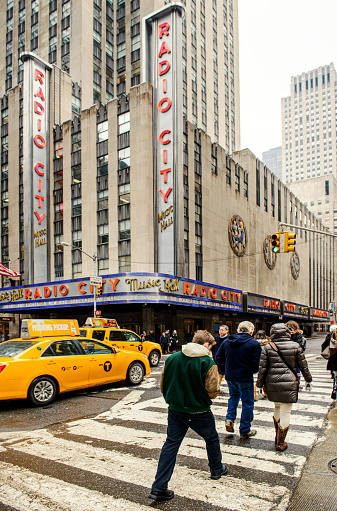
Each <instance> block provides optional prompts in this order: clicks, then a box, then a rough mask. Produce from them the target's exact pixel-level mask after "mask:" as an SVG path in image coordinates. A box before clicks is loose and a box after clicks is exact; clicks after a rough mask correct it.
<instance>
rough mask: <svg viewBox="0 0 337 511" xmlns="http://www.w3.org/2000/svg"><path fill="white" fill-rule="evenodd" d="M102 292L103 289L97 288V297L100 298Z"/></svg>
mask: <svg viewBox="0 0 337 511" xmlns="http://www.w3.org/2000/svg"><path fill="white" fill-rule="evenodd" d="M102 291H103V287H102V286H97V296H101V294H102Z"/></svg>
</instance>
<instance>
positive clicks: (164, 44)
mask: <svg viewBox="0 0 337 511" xmlns="http://www.w3.org/2000/svg"><path fill="white" fill-rule="evenodd" d="M164 53H171V50H170V48H169V47H168V44H167V42H166V41H163V42H162V43H161V47H160V50H159V53H158V57H159V58H161V56H162V55H164Z"/></svg>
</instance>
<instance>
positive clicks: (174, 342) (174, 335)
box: [170, 330, 178, 353]
mask: <svg viewBox="0 0 337 511" xmlns="http://www.w3.org/2000/svg"><path fill="white" fill-rule="evenodd" d="M170 341H171V345H170V351H171V353H175V352H176V351H177V344H178V334H177V330H173V333H172V335H171V339H170Z"/></svg>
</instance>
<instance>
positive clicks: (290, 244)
mask: <svg viewBox="0 0 337 511" xmlns="http://www.w3.org/2000/svg"><path fill="white" fill-rule="evenodd" d="M295 245H296V234H291V233H290V232H286V233H285V240H284V251H285V252H295Z"/></svg>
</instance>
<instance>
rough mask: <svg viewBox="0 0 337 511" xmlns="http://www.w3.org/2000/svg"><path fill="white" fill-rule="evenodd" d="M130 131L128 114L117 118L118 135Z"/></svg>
mask: <svg viewBox="0 0 337 511" xmlns="http://www.w3.org/2000/svg"><path fill="white" fill-rule="evenodd" d="M127 131H130V112H126V113H125V114H122V115H119V116H118V135H121V134H122V133H126V132H127Z"/></svg>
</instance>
